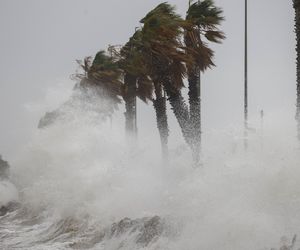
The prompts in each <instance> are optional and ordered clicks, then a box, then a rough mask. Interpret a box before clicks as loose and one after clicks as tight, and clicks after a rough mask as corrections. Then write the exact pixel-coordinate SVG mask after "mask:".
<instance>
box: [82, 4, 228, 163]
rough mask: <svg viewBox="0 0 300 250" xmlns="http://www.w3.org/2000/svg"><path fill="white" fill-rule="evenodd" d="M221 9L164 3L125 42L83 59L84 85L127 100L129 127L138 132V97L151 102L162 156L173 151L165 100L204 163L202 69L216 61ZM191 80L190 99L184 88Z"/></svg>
mask: <svg viewBox="0 0 300 250" xmlns="http://www.w3.org/2000/svg"><path fill="white" fill-rule="evenodd" d="M223 19H224V18H223V16H222V10H221V9H220V8H218V7H216V6H215V4H214V2H213V0H201V1H196V2H193V1H191V0H190V1H189V8H188V10H187V14H186V17H185V18H182V17H181V16H180V15H178V14H177V13H176V12H175V8H174V6H171V5H170V4H168V3H166V2H164V3H161V4H159V5H158V6H157V7H155V8H154V9H153V10H151V11H150V12H149V13H148V14H147V15H146V16H145V17H144V18H143V19H141V21H140V23H141V28H139V29H136V31H135V32H134V34H133V35H132V37H130V39H129V41H128V42H127V43H126V44H125V45H124V46H121V47H119V46H109V48H108V51H107V52H105V51H100V52H98V53H97V54H96V56H95V57H94V60H91V58H86V59H85V60H84V63H83V64H82V68H83V69H84V74H82V75H80V78H81V81H80V85H82V86H88V85H96V86H100V87H101V88H102V89H103V90H104V93H105V96H106V97H109V98H111V99H113V100H114V102H115V104H118V103H120V102H121V100H122V99H123V100H124V102H125V107H126V112H125V121H126V123H125V124H126V131H127V132H128V133H129V134H131V135H136V133H137V126H136V98H137V97H138V98H140V99H141V100H142V101H144V102H152V103H153V106H154V109H155V112H156V120H157V127H158V130H159V135H160V139H161V147H162V152H163V157H164V158H167V156H168V136H169V126H168V117H167V109H166V102H167V101H168V102H169V104H170V106H171V109H172V111H173V113H174V115H175V117H176V119H177V121H178V124H179V126H180V129H181V132H182V135H183V137H184V140H185V142H186V143H187V144H188V146H189V147H190V148H191V150H192V154H193V159H194V162H195V163H196V164H198V163H199V158H200V146H201V115H200V113H201V99H200V72H204V71H205V70H206V69H208V68H211V67H212V66H214V63H213V61H212V59H213V56H214V52H213V51H212V50H211V49H210V48H209V47H208V42H213V43H220V42H221V41H222V40H223V39H224V38H225V36H224V33H223V32H222V31H220V30H219V28H218V27H219V25H220V23H221V22H222V20H223ZM185 79H187V80H188V90H189V91H188V104H187V103H186V101H185V100H184V98H183V96H182V93H181V90H182V88H183V87H184V81H185Z"/></svg>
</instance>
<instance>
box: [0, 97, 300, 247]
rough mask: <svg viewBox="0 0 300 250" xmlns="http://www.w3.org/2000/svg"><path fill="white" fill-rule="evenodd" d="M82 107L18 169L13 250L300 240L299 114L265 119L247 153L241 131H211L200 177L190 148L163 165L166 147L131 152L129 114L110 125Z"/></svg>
mask: <svg viewBox="0 0 300 250" xmlns="http://www.w3.org/2000/svg"><path fill="white" fill-rule="evenodd" d="M103 101H105V100H99V102H101V103H103ZM85 103H86V101H85V100H82V103H80V104H78V103H77V104H76V105H74V106H73V108H71V109H70V108H68V111H67V112H66V113H67V114H69V115H70V116H69V118H70V119H68V117H67V118H66V117H65V118H64V119H62V120H57V121H56V122H55V123H53V124H52V125H51V126H49V127H46V128H44V129H42V130H37V131H36V133H35V134H34V136H33V137H32V140H31V142H30V143H29V144H28V145H27V146H26V147H25V148H24V150H23V152H22V153H20V154H19V155H18V157H17V159H15V160H14V161H13V164H12V165H13V166H12V177H13V178H12V180H13V182H14V183H15V184H16V185H17V187H18V189H19V191H20V194H21V203H22V209H20V210H18V211H16V212H15V214H13V213H10V214H8V215H7V216H6V217H5V218H2V219H1V228H0V236H1V237H2V239H3V242H4V243H3V244H5V245H4V246H5V247H7V248H6V249H10V248H15V247H18V248H19V249H41V248H42V249H66V248H74V249H86V248H91V249H105V250H114V249H128V250H129V249H130V250H132V249H149V250H150V249H161V250H166V249H172V250H174V249H175V250H177V249H178V250H183V249H188V250H199V249H224V250H233V249H236V250H238V249H243V250H253V249H258V250H259V249H271V247H275V246H276V245H278V244H277V243H278V242H279V240H280V237H281V236H283V235H286V236H287V237H288V238H291V237H292V236H293V235H294V234H300V231H299V228H300V223H299V221H300V213H299V207H300V187H299V183H300V170H299V165H300V164H299V163H300V159H299V151H298V150H299V148H298V144H297V140H296V139H295V135H294V133H293V132H292V131H293V129H292V128H293V127H294V121H293V120H292V118H291V117H292V115H291V116H289V114H287V113H285V114H283V115H282V114H281V113H274V116H271V115H269V116H268V117H266V119H265V127H264V133H263V137H262V136H261V133H260V131H259V130H258V129H257V130H253V131H252V132H251V133H249V138H248V140H249V148H248V151H247V152H245V151H244V149H243V136H242V135H243V133H241V131H240V130H239V127H238V126H236V127H235V126H233V127H232V128H230V129H227V128H224V130H223V131H220V130H217V131H216V130H212V129H210V130H207V132H206V133H205V134H204V136H203V142H204V143H203V152H202V167H201V168H196V169H195V168H193V166H192V164H191V155H190V152H189V150H188V148H187V147H186V146H185V145H184V144H180V145H178V144H177V145H170V157H169V158H170V162H169V164H168V165H162V163H161V157H160V150H159V141H156V140H151V137H147V138H139V142H138V143H137V144H136V147H135V148H134V147H132V146H131V145H128V144H127V141H126V136H125V134H124V117H123V114H122V111H119V112H116V113H115V114H114V116H113V122H112V126H111V124H110V122H109V120H103V119H101V117H99V116H101V114H98V113H97V111H96V110H88V109H86V108H84V107H85V106H84V105H85ZM252 120H253V127H255V124H256V122H255V119H252ZM275 123H276V124H280V125H281V126H280V127H279V128H278V127H276V126H274V124H275ZM139 126H142V122H141V123H140V125H139ZM173 136H176V137H178V136H181V135H180V134H176V135H173ZM261 140H263V141H264V143H263V146H262V144H261V143H260V142H261ZM24 211H26V212H24ZM153 218H156V219H153ZM149 221H150V222H149ZM147 223H148V224H149V223H150V224H151V223H153V226H152V229H153V230H152V231H150V232H151V233H150V232H148V231H147V230H146V228H147V225H148V224H147ZM151 225H152V224H151ZM32 229H33V230H32ZM121 229H123V230H121ZM5 230H6V231H5ZM116 230H117V231H118V230H119V231H118V232H119V233H116V232H117V231H116ZM146 231H147V232H148V233H147V234H146V235H147V237H150V236H149V235H152V236H151V237H150V238H149V240H148V241H147V242H146V243H145V241H144V242H141V241H139V239H140V237H141V235H143V233H144V232H146ZM152 232H154V233H152ZM147 237H146V238H147ZM37 239H38V240H37ZM4 249H5V248H4Z"/></svg>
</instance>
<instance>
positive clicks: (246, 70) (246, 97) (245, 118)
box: [244, 0, 248, 149]
mask: <svg viewBox="0 0 300 250" xmlns="http://www.w3.org/2000/svg"><path fill="white" fill-rule="evenodd" d="M244 59H245V62H244V146H245V149H247V147H248V138H247V137H248V3H247V0H245V58H244Z"/></svg>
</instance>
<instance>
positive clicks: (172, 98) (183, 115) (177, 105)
mask: <svg viewBox="0 0 300 250" xmlns="http://www.w3.org/2000/svg"><path fill="white" fill-rule="evenodd" d="M170 86H171V84H170V83H169V82H166V83H165V85H164V87H165V90H166V93H167V95H168V100H169V102H170V105H171V109H172V110H173V113H174V115H175V117H176V120H177V122H178V124H179V127H180V129H181V132H182V135H183V138H184V140H185V141H186V143H187V144H188V145H189V146H190V148H191V149H192V150H193V141H192V139H191V137H192V136H191V134H192V131H193V127H192V126H191V123H190V115H189V109H188V106H187V105H186V103H185V101H184V98H183V97H182V95H181V92H180V91H176V90H173V89H172V88H171V87H170Z"/></svg>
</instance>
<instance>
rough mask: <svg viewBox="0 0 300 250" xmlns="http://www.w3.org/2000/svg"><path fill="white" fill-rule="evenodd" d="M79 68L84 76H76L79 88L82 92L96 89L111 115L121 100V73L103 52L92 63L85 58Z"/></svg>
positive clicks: (110, 58)
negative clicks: (105, 102) (92, 88)
mask: <svg viewBox="0 0 300 250" xmlns="http://www.w3.org/2000/svg"><path fill="white" fill-rule="evenodd" d="M81 67H82V69H83V70H84V74H77V75H76V77H77V78H79V79H80V80H81V81H80V84H79V87H80V88H82V90H84V89H88V88H90V87H97V89H96V91H97V94H98V95H99V96H100V97H102V98H105V99H106V101H107V102H108V104H107V105H106V106H107V112H108V113H109V115H111V114H112V113H113V112H114V110H116V109H117V108H118V104H120V103H121V100H122V99H121V97H122V84H123V83H122V81H121V76H122V71H121V70H120V69H119V68H118V65H117V64H116V62H114V60H113V59H112V57H110V56H108V55H106V53H105V51H103V50H101V51H99V52H98V53H97V54H96V56H95V58H94V60H93V61H92V59H91V57H86V58H85V59H84V62H83V63H82V64H81Z"/></svg>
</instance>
